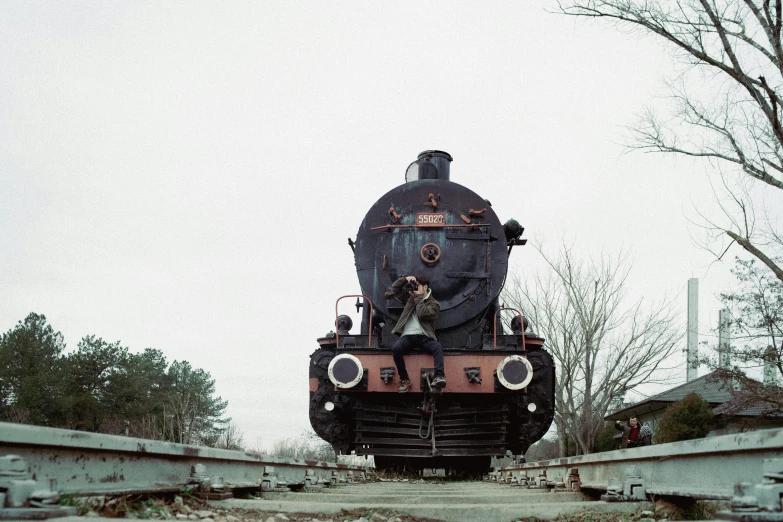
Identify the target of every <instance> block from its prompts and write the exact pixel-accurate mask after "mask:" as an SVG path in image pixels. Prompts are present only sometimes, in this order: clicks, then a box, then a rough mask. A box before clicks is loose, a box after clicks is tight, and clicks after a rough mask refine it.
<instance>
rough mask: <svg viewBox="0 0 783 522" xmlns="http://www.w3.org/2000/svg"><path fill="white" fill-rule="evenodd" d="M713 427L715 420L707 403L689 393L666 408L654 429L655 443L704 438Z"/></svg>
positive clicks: (695, 394) (693, 393)
mask: <svg viewBox="0 0 783 522" xmlns="http://www.w3.org/2000/svg"><path fill="white" fill-rule="evenodd" d="M714 425H715V418H714V415H713V413H712V408H711V407H710V405H709V403H708V402H707V401H705V400H704V399H702V398H701V397H700V396H699V395H698V394H697V393H695V392H691V393H689V394H688V395H686V396H685V397H683V398H682V400H679V401H677V402H674V403H672V404H670V405H669V406H668V407H667V408H666V411H665V412H664V414H663V419H661V421H660V422H659V423H658V426H656V428H655V442H656V443H664V442H677V441H679V440H691V439H700V438H702V437H705V436H706V435H707V433H709V432H710V430H712V428H713V426H714Z"/></svg>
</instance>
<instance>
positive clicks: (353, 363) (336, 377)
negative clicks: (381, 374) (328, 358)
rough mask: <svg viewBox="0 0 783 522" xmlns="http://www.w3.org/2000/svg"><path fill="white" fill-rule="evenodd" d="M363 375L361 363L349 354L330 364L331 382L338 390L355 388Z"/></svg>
mask: <svg viewBox="0 0 783 522" xmlns="http://www.w3.org/2000/svg"><path fill="white" fill-rule="evenodd" d="M363 375H364V368H362V363H361V361H360V360H359V359H357V358H356V357H354V356H353V355H351V354H349V353H341V354H340V355H338V356H337V357H335V358H334V359H332V362H330V363H329V380H330V381H332V383H333V384H334V385H335V386H337V387H338V388H343V389H347V388H353V387H354V386H356V385H357V384H359V381H361V380H362V376H363Z"/></svg>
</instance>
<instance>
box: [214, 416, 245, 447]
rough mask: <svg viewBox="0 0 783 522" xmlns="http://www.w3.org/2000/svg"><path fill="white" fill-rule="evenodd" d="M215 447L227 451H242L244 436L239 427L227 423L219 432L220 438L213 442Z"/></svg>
mask: <svg viewBox="0 0 783 522" xmlns="http://www.w3.org/2000/svg"><path fill="white" fill-rule="evenodd" d="M215 447H216V448H222V449H228V450H241V449H244V448H245V434H244V433H243V432H242V430H241V429H240V428H239V426H237V425H236V424H234V423H233V422H229V423H228V425H227V426H226V427H225V428H223V429H222V430H221V431H220V436H219V437H218V439H217V441H216V442H215Z"/></svg>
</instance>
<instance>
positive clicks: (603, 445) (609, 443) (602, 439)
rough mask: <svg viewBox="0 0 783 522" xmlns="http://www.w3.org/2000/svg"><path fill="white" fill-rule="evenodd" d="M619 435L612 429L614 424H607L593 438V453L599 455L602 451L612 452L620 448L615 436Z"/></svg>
mask: <svg viewBox="0 0 783 522" xmlns="http://www.w3.org/2000/svg"><path fill="white" fill-rule="evenodd" d="M618 433H620V432H619V431H617V430H616V429H615V428H614V422H607V423H606V424H604V427H603V428H601V431H599V432H598V435H597V436H596V437H595V446H594V447H593V453H601V452H602V451H614V450H616V449H618V448H619V447H620V444H619V443H618V439H616V438H615V435H617V434H618Z"/></svg>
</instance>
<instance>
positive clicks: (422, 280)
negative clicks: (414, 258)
mask: <svg viewBox="0 0 783 522" xmlns="http://www.w3.org/2000/svg"><path fill="white" fill-rule="evenodd" d="M416 282H417V283H418V284H419V292H421V293H424V292H426V291H427V290H428V289H429V287H430V278H429V277H427V276H425V275H417V276H416Z"/></svg>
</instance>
